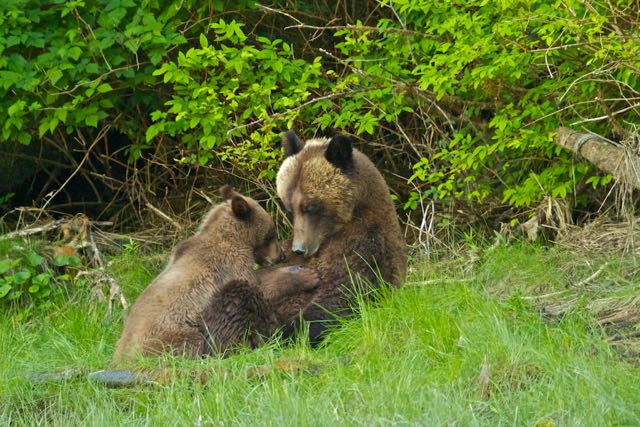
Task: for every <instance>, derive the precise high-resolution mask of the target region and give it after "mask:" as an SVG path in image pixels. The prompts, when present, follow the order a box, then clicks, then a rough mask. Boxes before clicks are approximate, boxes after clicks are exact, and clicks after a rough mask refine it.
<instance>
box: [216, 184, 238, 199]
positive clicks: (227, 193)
mask: <svg viewBox="0 0 640 427" xmlns="http://www.w3.org/2000/svg"><path fill="white" fill-rule="evenodd" d="M235 193H236V191H235V190H234V189H233V187H232V186H230V185H223V186H222V187H220V195H221V196H222V200H229V199H230V198H231V197H232V196H233V195H234V194H235Z"/></svg>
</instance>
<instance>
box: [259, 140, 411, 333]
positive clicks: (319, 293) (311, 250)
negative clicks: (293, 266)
mask: <svg viewBox="0 0 640 427" xmlns="http://www.w3.org/2000/svg"><path fill="white" fill-rule="evenodd" d="M284 148H285V155H287V157H286V158H285V160H284V162H283V164H282V166H281V168H280V170H279V171H278V176H277V190H278V195H279V196H280V198H281V199H282V201H283V202H284V205H285V207H286V208H287V210H288V211H289V212H290V213H291V214H293V233H294V234H293V242H292V251H293V252H294V253H297V254H299V255H303V256H304V259H303V260H302V261H301V260H300V259H299V257H298V259H295V260H293V261H291V262H290V263H301V265H302V267H303V270H311V271H314V272H315V273H316V274H317V275H318V279H319V286H318V287H317V289H315V290H314V291H312V292H303V293H298V294H296V295H294V296H292V297H289V298H287V299H286V300H285V301H283V302H281V303H276V310H277V312H278V314H279V316H280V317H281V318H282V317H288V319H289V320H288V322H287V323H286V324H285V327H284V332H285V335H292V334H295V333H296V331H297V330H298V328H299V326H300V325H299V322H297V321H296V319H297V318H299V317H300V311H301V312H302V315H301V317H302V319H303V320H305V321H310V322H311V323H310V324H309V338H310V340H311V342H312V344H315V343H317V342H319V340H320V339H321V337H322V334H323V332H324V330H325V328H326V326H327V324H328V322H329V321H330V320H331V319H333V318H334V314H338V315H344V314H348V313H350V303H349V300H348V297H347V296H348V294H349V292H350V291H351V290H353V289H354V287H360V288H361V286H365V287H367V286H373V287H376V286H378V284H379V278H381V279H383V280H384V281H386V282H388V283H389V284H391V285H392V286H399V285H400V284H401V283H402V281H403V280H404V278H405V275H406V269H407V256H406V252H405V242H404V239H403V237H402V233H401V230H400V225H399V222H398V218H397V216H396V213H395V209H394V206H393V203H392V201H391V195H390V193H389V188H388V187H387V185H386V183H385V181H384V179H383V177H382V175H381V174H380V172H379V171H378V170H377V168H376V167H375V166H374V165H373V163H371V161H370V160H369V159H368V158H367V157H366V156H365V155H364V154H362V153H361V152H359V151H358V150H356V149H353V148H352V146H351V141H350V140H349V139H348V138H346V137H344V136H336V137H334V138H332V139H331V140H311V141H307V142H306V143H303V142H302V141H301V140H300V139H299V138H298V137H297V136H296V135H295V134H294V133H293V132H288V133H287V134H286V135H285V137H284ZM259 275H260V280H261V282H262V284H263V286H270V283H271V282H274V281H275V282H277V281H278V280H280V277H279V275H278V274H277V273H274V272H273V271H272V269H268V268H267V269H262V270H261V271H260V272H259ZM363 279H364V280H363ZM288 280H290V281H291V280H292V279H291V278H289V279H288ZM361 289H362V288H361ZM365 289H366V288H365Z"/></svg>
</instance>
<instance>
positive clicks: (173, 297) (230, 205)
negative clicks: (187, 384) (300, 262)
mask: <svg viewBox="0 0 640 427" xmlns="http://www.w3.org/2000/svg"><path fill="white" fill-rule="evenodd" d="M221 192H222V196H223V199H224V201H223V203H221V204H219V205H217V206H215V207H214V208H213V209H211V211H210V212H209V213H208V214H207V216H206V217H205V218H204V220H203V222H202V225H201V226H200V228H199V230H198V232H197V233H196V234H195V235H194V236H193V237H191V238H189V239H187V240H185V241H184V242H182V243H181V244H179V245H178V246H177V247H176V248H175V250H174V252H173V255H172V257H171V260H170V261H169V264H168V265H167V267H166V268H165V269H164V271H163V272H162V273H160V275H159V276H158V277H157V278H156V279H155V280H154V281H153V282H152V283H151V284H150V285H149V286H148V287H147V288H146V289H145V290H144V292H143V293H142V294H141V295H140V297H139V298H138V300H137V301H136V302H135V304H134V305H133V306H132V307H131V313H130V314H129V317H128V318H127V320H126V323H125V327H124V331H123V333H122V336H121V337H120V340H119V341H118V344H117V346H116V351H115V354H114V362H115V363H116V364H119V363H122V362H124V361H127V360H128V359H130V358H131V357H132V356H133V355H134V354H136V353H140V354H142V355H157V354H160V353H162V352H164V351H171V352H173V353H174V354H185V355H188V356H192V357H193V356H198V355H200V354H202V351H203V337H202V334H201V331H200V330H199V328H198V327H197V325H196V324H194V322H196V323H197V322H198V319H200V318H202V316H203V310H205V309H207V310H209V311H208V312H207V313H209V314H208V316H209V317H211V316H212V314H211V313H212V312H211V309H210V308H208V306H210V305H212V302H213V301H215V298H216V296H217V295H219V294H220V290H221V289H223V290H225V292H229V291H230V290H232V289H233V285H234V284H237V283H242V287H241V289H244V290H247V289H249V287H250V286H257V284H258V280H257V276H256V272H255V271H254V269H253V266H254V263H255V262H256V261H257V262H259V263H266V264H270V263H272V262H274V261H278V260H280V258H281V255H282V252H281V248H280V245H279V244H278V242H277V240H276V232H275V226H274V223H273V220H272V219H271V218H270V217H269V214H268V213H267V212H266V211H265V210H264V209H263V208H262V207H260V205H259V204H258V203H257V202H256V201H255V200H253V199H250V198H248V197H243V196H241V195H240V194H238V193H236V192H234V191H233V190H232V189H231V188H230V187H228V186H225V187H223V188H222V189H221ZM234 292H236V293H237V292H238V291H234ZM248 292H249V293H250V294H253V293H254V292H259V291H256V290H254V289H253V288H251V289H250V290H249V291H248ZM225 301H227V298H226V297H225ZM215 308H216V309H218V308H219V309H220V310H227V311H228V309H225V308H224V307H222V308H220V307H219V305H218V306H215ZM257 308H258V309H260V310H262V308H264V307H262V306H259V307H257ZM213 314H215V315H218V313H213ZM256 316H259V317H260V318H262V319H266V318H268V317H269V316H271V319H273V315H272V314H264V313H263V312H262V311H258V313H256ZM234 319H235V317H234V318H233V319H228V320H225V323H224V325H220V326H219V327H217V329H216V330H215V333H216V334H220V335H221V336H222V338H221V341H222V342H223V343H224V345H230V344H231V342H232V341H233V339H234V338H235V339H238V340H240V339H243V338H244V336H243V335H239V334H238V330H242V329H239V328H242V326H243V325H244V324H245V323H242V324H241V325H239V326H238V327H237V328H236V327H234V328H231V330H230V331H225V330H224V327H226V326H228V325H230V324H231V323H232V322H233V321H234ZM269 321H270V322H273V320H269ZM247 324H252V323H251V322H249V323H247ZM209 326H211V325H209ZM264 330H265V329H262V325H260V328H259V332H262V331H264ZM243 334H244V331H243ZM213 339H214V340H216V339H217V337H216V336H215V335H213Z"/></svg>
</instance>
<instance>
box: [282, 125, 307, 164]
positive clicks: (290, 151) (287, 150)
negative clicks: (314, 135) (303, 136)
mask: <svg viewBox="0 0 640 427" xmlns="http://www.w3.org/2000/svg"><path fill="white" fill-rule="evenodd" d="M282 146H283V147H284V157H285V158H287V157H289V156H293V155H294V154H298V153H299V152H300V150H302V147H304V142H302V141H301V140H300V138H298V135H296V133H295V132H294V131H292V130H288V131H287V132H286V133H285V134H284V135H282Z"/></svg>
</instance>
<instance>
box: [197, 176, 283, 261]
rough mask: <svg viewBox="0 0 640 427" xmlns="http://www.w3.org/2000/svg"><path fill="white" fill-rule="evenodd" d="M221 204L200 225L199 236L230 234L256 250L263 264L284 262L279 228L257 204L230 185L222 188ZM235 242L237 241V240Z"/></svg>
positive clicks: (255, 255) (256, 255)
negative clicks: (277, 232) (278, 234)
mask: <svg viewBox="0 0 640 427" xmlns="http://www.w3.org/2000/svg"><path fill="white" fill-rule="evenodd" d="M220 195H221V196H222V203H221V204H220V205H218V206H216V207H214V208H213V209H212V210H211V212H210V213H209V214H208V215H207V216H206V218H205V219H204V221H203V222H202V225H201V226H200V230H199V233H200V234H218V235H227V234H228V235H229V236H231V237H230V238H233V239H236V240H239V241H241V243H242V244H243V245H244V244H246V245H249V246H250V247H251V248H253V255H254V259H255V260H256V262H257V263H258V264H260V265H271V264H274V263H276V262H279V261H282V260H283V258H284V253H283V252H282V248H281V247H280V244H279V243H278V240H277V236H276V226H275V224H274V222H273V219H271V216H270V215H269V214H268V213H267V211H265V210H264V208H262V206H260V204H259V203H258V202H256V201H255V200H253V199H252V198H250V197H245V196H243V195H241V194H240V193H238V192H236V191H235V190H234V189H233V188H232V187H230V186H229V185H224V186H222V187H221V188H220ZM234 241H235V240H234Z"/></svg>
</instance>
